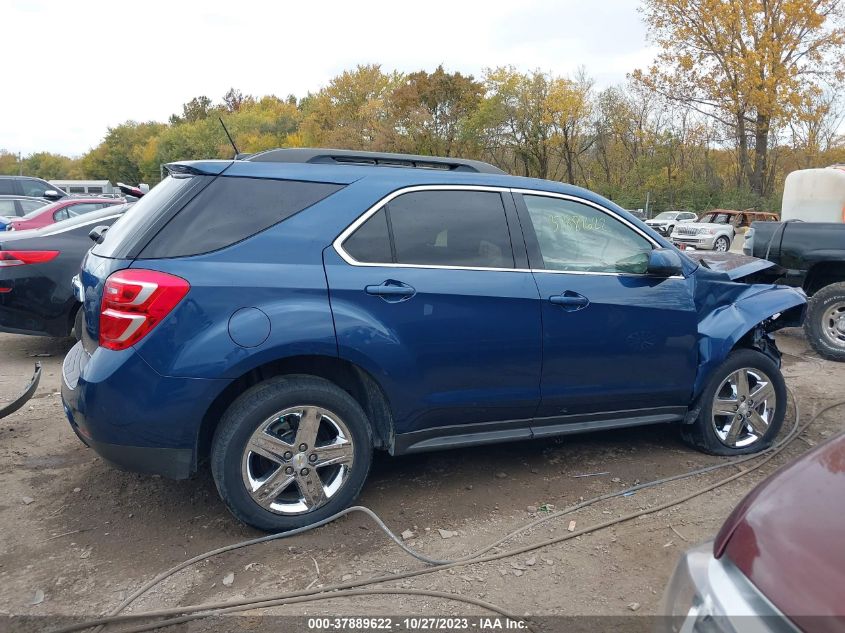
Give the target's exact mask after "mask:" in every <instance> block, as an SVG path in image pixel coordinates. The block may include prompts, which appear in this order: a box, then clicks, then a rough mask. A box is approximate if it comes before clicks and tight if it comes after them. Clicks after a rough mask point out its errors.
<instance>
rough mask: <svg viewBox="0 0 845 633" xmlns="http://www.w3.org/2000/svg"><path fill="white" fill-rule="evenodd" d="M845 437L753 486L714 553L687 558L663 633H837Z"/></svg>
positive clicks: (843, 561) (844, 561) (844, 565)
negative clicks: (705, 632)
mask: <svg viewBox="0 0 845 633" xmlns="http://www.w3.org/2000/svg"><path fill="white" fill-rule="evenodd" d="M843 526H845V436H843V435H840V436H839V437H837V438H834V439H833V440H831V441H829V442H826V443H824V444H822V445H821V446H819V447H817V448H815V449H813V450H812V451H810V452H808V453H806V454H805V455H803V456H802V457H800V458H799V459H798V460H796V461H794V462H792V463H791V464H789V465H787V466H785V467H784V468H781V469H780V470H778V471H777V472H776V473H774V474H773V475H772V476H770V477H769V478H767V479H766V480H764V481H763V482H762V483H760V484H759V485H758V486H757V487H756V488H754V490H752V491H751V492H750V493H749V494H748V495H747V496H746V497H745V499H743V500H742V501H741V502H740V504H739V505H738V506H737V507H736V508H735V509H734V511H733V512H732V513H731V515H730V516H729V517H728V519H727V521H725V524H724V525H723V526H722V529H721V531H720V532H719V534H718V536H717V537H716V540H715V542H714V543H706V544H704V545H701V546H699V547H696V548H693V549H691V550H690V551H688V552H687V553H686V554H685V555H684V557H683V558H682V559H681V562H680V563H678V566H677V568H676V569H675V573H674V575H673V576H672V580H671V581H670V583H669V587H668V588H667V589H666V595H665V599H664V605H665V615H667V616H670V617H666V618H660V619H659V622H660V626H659V628H660V629H662V630H665V631H703V630H706V631H720V632H721V631H725V632H731V631H751V630H753V631H761V632H768V631H803V632H804V633H833V632H834V631H838V632H842V631H845V544H843V538H842V537H843V533H845V532H843Z"/></svg>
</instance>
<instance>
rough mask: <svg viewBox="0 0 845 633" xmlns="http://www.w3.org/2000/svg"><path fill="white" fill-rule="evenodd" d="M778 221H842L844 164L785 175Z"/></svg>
mask: <svg viewBox="0 0 845 633" xmlns="http://www.w3.org/2000/svg"><path fill="white" fill-rule="evenodd" d="M780 219H781V220H783V221H786V220H803V221H804V222H845V165H833V166H831V167H825V168H823V169H800V170H798V171H793V172H792V173H791V174H789V175H788V176H787V177H786V181H785V182H784V184H783V204H782V205H781V213H780Z"/></svg>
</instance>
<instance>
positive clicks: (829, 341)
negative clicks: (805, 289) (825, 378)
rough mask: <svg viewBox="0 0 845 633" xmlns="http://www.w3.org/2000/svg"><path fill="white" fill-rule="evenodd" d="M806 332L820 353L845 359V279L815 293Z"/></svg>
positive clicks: (805, 325)
mask: <svg viewBox="0 0 845 633" xmlns="http://www.w3.org/2000/svg"><path fill="white" fill-rule="evenodd" d="M804 334H805V335H806V336H807V340H808V341H809V343H810V345H811V346H812V347H813V349H814V350H816V352H817V353H818V354H819V356H822V357H823V358H827V359H829V360H836V361H840V362H843V361H845V282H840V283H837V284H830V285H829V286H825V287H824V288H822V289H821V290H819V291H818V292H817V293H816V294H814V295H813V296H812V298H811V299H810V301H809V302H808V305H807V318H806V319H805V320H804Z"/></svg>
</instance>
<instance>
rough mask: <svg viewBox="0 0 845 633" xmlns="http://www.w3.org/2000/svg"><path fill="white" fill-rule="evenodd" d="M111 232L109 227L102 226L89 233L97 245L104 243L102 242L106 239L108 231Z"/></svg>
mask: <svg viewBox="0 0 845 633" xmlns="http://www.w3.org/2000/svg"><path fill="white" fill-rule="evenodd" d="M108 230H109V227H108V226H106V225H104V224H101V225H100V226H95V227H94V228H93V229H91V231H90V232H89V233H88V237H90V238H91V239H92V240H94V241H95V242H96V243H97V244H100V243H102V241H103V240H104V239H105V237H106V231H108Z"/></svg>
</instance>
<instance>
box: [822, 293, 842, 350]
mask: <svg viewBox="0 0 845 633" xmlns="http://www.w3.org/2000/svg"><path fill="white" fill-rule="evenodd" d="M821 329H822V333H823V334H824V337H825V338H826V339H827V341H828V342H829V343H830V344H831V345H834V346H836V347H845V301H837V302H836V303H834V304H833V305H832V306H830V307H829V308H828V309H827V310H825V312H824V314H823V315H822V328H821Z"/></svg>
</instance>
